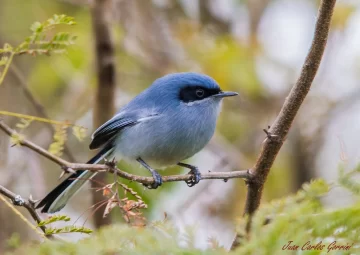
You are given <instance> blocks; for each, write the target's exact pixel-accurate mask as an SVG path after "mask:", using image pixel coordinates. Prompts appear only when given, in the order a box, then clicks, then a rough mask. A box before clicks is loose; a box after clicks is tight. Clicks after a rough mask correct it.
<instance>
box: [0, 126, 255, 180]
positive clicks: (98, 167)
mask: <svg viewBox="0 0 360 255" xmlns="http://www.w3.org/2000/svg"><path fill="white" fill-rule="evenodd" d="M0 129H1V130H3V131H4V132H5V133H6V134H8V135H9V136H16V135H17V132H16V131H15V130H13V129H11V128H10V127H9V126H8V125H6V124H5V123H4V122H3V121H2V120H1V119H0ZM19 144H20V145H21V146H24V147H27V148H29V149H31V150H33V151H35V152H37V153H38V154H40V155H42V156H44V157H45V158H47V159H49V160H51V161H53V162H54V163H56V164H58V165H59V166H60V167H61V168H62V169H63V170H64V171H67V172H73V171H78V170H84V169H86V170H89V171H93V172H110V173H116V175H117V176H119V177H121V178H124V179H127V180H130V181H135V182H138V183H142V184H145V185H148V184H152V183H153V182H154V178H153V177H145V176H139V175H134V174H130V173H127V172H124V171H122V170H120V169H118V168H117V167H116V166H113V165H111V164H81V163H71V162H68V161H66V160H64V159H62V158H59V157H57V156H55V155H52V154H51V153H50V152H48V151H47V150H45V149H43V148H41V147H40V146H38V145H36V144H35V143H33V142H31V141H29V140H27V139H25V138H22V139H20V141H19ZM191 178H192V175H190V174H184V175H171V176H163V182H175V181H187V180H190V179H191ZM233 178H243V179H247V180H250V179H251V178H252V176H251V174H250V171H249V170H240V171H232V172H209V173H203V174H201V179H202V180H213V179H222V180H225V181H227V180H228V179H233Z"/></svg>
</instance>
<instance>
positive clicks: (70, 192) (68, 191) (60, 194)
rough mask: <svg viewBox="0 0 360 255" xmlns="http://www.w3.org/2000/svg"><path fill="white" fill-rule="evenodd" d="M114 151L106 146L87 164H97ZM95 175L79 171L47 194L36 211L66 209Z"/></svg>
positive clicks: (48, 211) (47, 211)
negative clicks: (71, 199) (70, 201)
mask: <svg viewBox="0 0 360 255" xmlns="http://www.w3.org/2000/svg"><path fill="white" fill-rule="evenodd" d="M112 151H113V148H112V147H111V146H106V147H105V148H103V149H102V150H101V151H100V152H99V153H98V154H96V155H95V156H94V157H93V158H92V159H90V160H89V161H88V162H87V163H88V164H96V163H98V162H99V161H101V160H102V159H103V158H105V157H106V156H108V155H109V154H111V152H112ZM94 175H96V172H91V171H88V170H81V171H77V172H76V173H74V174H72V175H70V176H69V177H68V178H67V179H66V180H64V181H63V182H62V183H60V184H59V185H58V186H56V187H55V188H54V189H53V190H52V191H51V192H50V193H49V194H47V195H46V197H45V198H44V199H42V200H41V201H40V203H39V204H38V205H37V206H36V209H38V208H41V207H43V208H42V209H41V212H42V213H55V212H58V211H60V210H61V209H62V208H64V206H65V205H66V204H67V202H68V201H69V200H70V198H72V197H73V196H74V195H75V194H76V192H78V191H79V190H80V188H81V187H82V186H83V185H84V184H85V182H86V181H87V180H89V179H91V178H92V177H93V176H94Z"/></svg>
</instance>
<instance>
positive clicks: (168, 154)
mask: <svg viewBox="0 0 360 255" xmlns="http://www.w3.org/2000/svg"><path fill="white" fill-rule="evenodd" d="M153 128H154V127H153V126H152V127H148V126H147V125H146V123H145V125H136V126H133V127H131V128H129V129H127V130H124V133H123V134H121V135H120V136H119V137H118V138H117V143H116V144H117V146H116V149H115V157H116V158H123V159H125V160H131V161H132V160H136V159H137V158H142V159H143V160H144V161H145V162H147V163H148V164H149V165H150V166H151V167H154V168H157V167H163V166H168V165H174V164H177V163H178V162H180V161H182V160H185V159H187V158H189V157H191V156H193V155H194V154H196V153H197V152H199V151H200V150H201V149H202V148H203V147H204V146H205V145H206V144H207V143H208V142H209V140H210V139H211V137H212V136H213V134H214V129H215V127H214V128H212V127H210V128H209V127H207V128H202V127H199V126H195V127H193V128H192V129H190V132H187V133H185V132H184V131H183V129H181V128H179V130H172V131H171V132H169V130H168V129H167V128H166V127H165V128H164V127H160V128H159V130H157V132H153V131H152V130H153Z"/></svg>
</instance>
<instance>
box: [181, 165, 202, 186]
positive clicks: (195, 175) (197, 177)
mask: <svg viewBox="0 0 360 255" xmlns="http://www.w3.org/2000/svg"><path fill="white" fill-rule="evenodd" d="M188 174H191V175H192V178H191V179H190V180H187V181H185V182H186V184H187V185H188V187H193V186H195V185H196V184H198V183H199V181H200V180H201V173H200V171H199V169H198V168H197V167H196V166H192V168H191V170H190V172H189V173H188Z"/></svg>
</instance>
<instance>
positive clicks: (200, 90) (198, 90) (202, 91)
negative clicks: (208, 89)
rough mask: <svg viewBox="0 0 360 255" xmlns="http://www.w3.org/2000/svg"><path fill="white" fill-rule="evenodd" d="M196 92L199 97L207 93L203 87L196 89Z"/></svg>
mask: <svg viewBox="0 0 360 255" xmlns="http://www.w3.org/2000/svg"><path fill="white" fill-rule="evenodd" d="M195 94H196V96H197V97H199V98H201V97H203V96H204V95H205V92H204V90H203V89H197V90H196V91H195Z"/></svg>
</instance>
